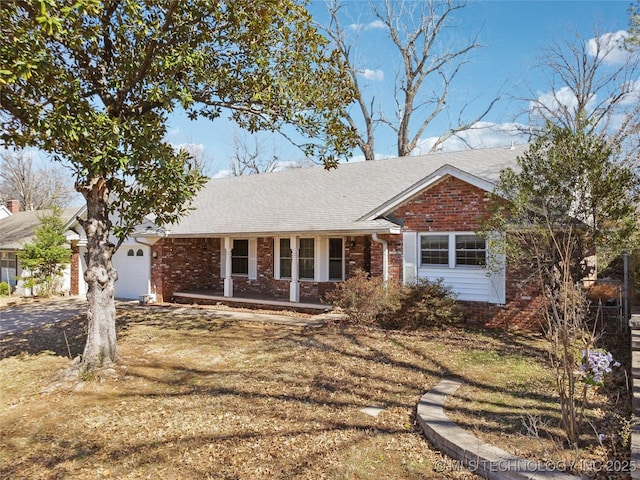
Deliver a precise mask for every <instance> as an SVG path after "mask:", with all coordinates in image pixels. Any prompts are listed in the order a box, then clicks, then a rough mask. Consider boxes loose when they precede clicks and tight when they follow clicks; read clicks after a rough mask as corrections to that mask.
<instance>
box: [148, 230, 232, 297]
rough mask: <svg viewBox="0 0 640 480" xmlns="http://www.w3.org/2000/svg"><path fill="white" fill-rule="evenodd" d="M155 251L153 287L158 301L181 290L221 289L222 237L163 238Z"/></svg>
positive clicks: (152, 276)
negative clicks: (220, 238)
mask: <svg viewBox="0 0 640 480" xmlns="http://www.w3.org/2000/svg"><path fill="white" fill-rule="evenodd" d="M152 252H153V253H152V259H151V287H152V289H153V288H155V290H156V294H157V295H158V300H159V301H169V300H170V299H171V297H172V296H173V292H177V291H181V290H195V289H212V290H222V279H221V278H220V240H219V239H214V238H164V239H162V240H159V241H158V242H157V243H156V244H155V245H154V246H153V248H152Z"/></svg>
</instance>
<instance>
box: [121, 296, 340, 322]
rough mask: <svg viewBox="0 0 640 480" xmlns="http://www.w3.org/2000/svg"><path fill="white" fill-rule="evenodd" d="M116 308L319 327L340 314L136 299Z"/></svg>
mask: <svg viewBox="0 0 640 480" xmlns="http://www.w3.org/2000/svg"><path fill="white" fill-rule="evenodd" d="M117 307H118V308H126V309H145V310H151V311H154V312H167V313H171V314H187V315H200V316H203V317H210V318H217V319H220V318H227V319H230V320H237V321H245V322H263V323H276V324H279V325H288V326H295V327H320V326H322V325H324V324H325V323H327V322H328V321H333V320H339V319H340V318H341V315H340V314H337V313H331V312H327V313H322V314H318V315H311V316H304V317H303V316H296V315H278V314H270V313H257V312H252V311H250V310H248V311H235V310H218V309H216V310H212V309H207V308H202V307H200V308H198V307H194V306H175V305H154V304H149V305H140V303H139V302H138V301H137V300H135V301H134V300H132V301H128V302H125V301H121V302H118V303H117Z"/></svg>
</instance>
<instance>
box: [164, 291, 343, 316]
mask: <svg viewBox="0 0 640 480" xmlns="http://www.w3.org/2000/svg"><path fill="white" fill-rule="evenodd" d="M172 300H173V301H174V302H175V303H189V304H193V303H195V304H199V305H216V304H223V305H228V306H231V307H246V308H264V309H267V310H292V311H296V312H304V313H313V314H317V313H321V312H328V311H331V310H333V307H332V306H331V305H328V304H323V303H320V302H319V301H318V299H317V298H305V297H302V298H300V301H299V302H291V301H289V300H287V299H285V298H282V297H275V296H273V295H269V294H267V293H253V292H238V294H237V295H236V294H234V296H233V297H225V296H224V292H222V291H217V290H205V289H198V290H184V291H181V292H174V293H173V299H172Z"/></svg>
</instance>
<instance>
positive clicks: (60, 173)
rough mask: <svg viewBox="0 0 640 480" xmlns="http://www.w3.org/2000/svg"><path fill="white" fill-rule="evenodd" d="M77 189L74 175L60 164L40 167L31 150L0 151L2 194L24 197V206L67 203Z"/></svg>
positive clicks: (14, 197)
mask: <svg viewBox="0 0 640 480" xmlns="http://www.w3.org/2000/svg"><path fill="white" fill-rule="evenodd" d="M74 195H75V191H74V188H73V183H72V181H71V177H70V175H68V174H67V172H65V170H64V169H63V168H62V167H60V166H57V165H55V166H54V165H50V166H43V167H39V166H37V165H36V164H35V163H34V154H33V153H32V152H30V151H28V150H6V151H4V152H2V154H0V198H1V199H2V201H3V202H4V203H6V202H7V201H8V200H20V205H21V208H22V209H30V208H32V209H34V210H41V209H45V208H51V207H54V206H56V207H61V208H63V207H67V206H69V204H70V203H71V201H72V200H73V196H74Z"/></svg>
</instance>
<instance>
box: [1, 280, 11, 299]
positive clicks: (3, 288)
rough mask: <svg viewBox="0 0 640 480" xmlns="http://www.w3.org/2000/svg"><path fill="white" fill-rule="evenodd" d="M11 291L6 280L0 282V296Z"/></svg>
mask: <svg viewBox="0 0 640 480" xmlns="http://www.w3.org/2000/svg"><path fill="white" fill-rule="evenodd" d="M10 293H11V287H10V286H9V284H8V283H7V282H0V297H6V296H7V295H9V294H10Z"/></svg>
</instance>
